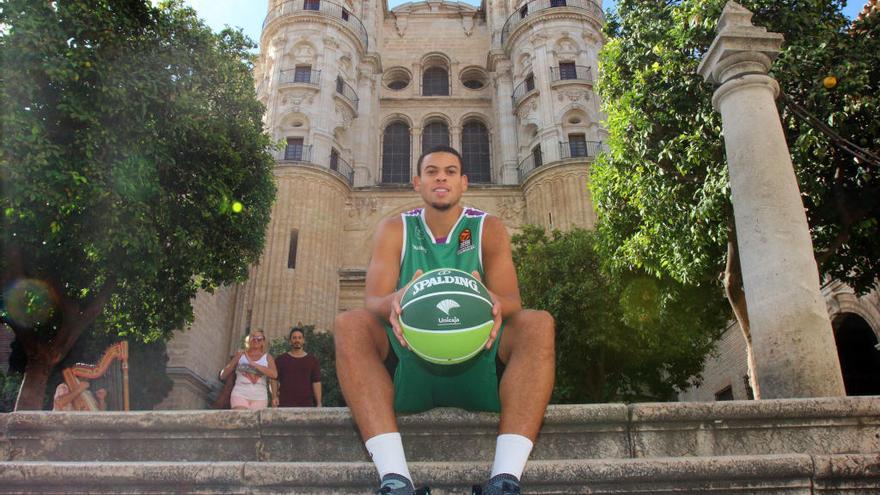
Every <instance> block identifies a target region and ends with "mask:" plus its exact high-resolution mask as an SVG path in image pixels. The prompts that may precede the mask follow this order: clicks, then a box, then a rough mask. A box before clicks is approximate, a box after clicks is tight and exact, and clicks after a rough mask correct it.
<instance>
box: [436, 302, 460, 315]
mask: <svg viewBox="0 0 880 495" xmlns="http://www.w3.org/2000/svg"><path fill="white" fill-rule="evenodd" d="M459 307H461V306H459V304H458V303H457V302H455V301H453V300H452V299H444V300H442V301H440V302H439V303H437V309H439V310H440V311H443V312H444V313H446V314H447V315H448V314H449V311H450V310H451V309H452V308H459Z"/></svg>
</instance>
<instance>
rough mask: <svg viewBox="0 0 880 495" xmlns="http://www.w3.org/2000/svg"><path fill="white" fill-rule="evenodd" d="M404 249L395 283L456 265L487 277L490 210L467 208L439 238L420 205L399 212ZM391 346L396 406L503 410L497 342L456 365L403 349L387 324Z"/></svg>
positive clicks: (410, 409) (414, 409)
mask: <svg viewBox="0 0 880 495" xmlns="http://www.w3.org/2000/svg"><path fill="white" fill-rule="evenodd" d="M401 217H402V219H403V249H402V250H401V253H400V278H399V279H398V281H397V288H398V289H400V288H402V287H403V286H405V285H406V284H408V283H409V282H410V281H411V280H412V278H413V275H414V274H415V273H416V271H418V270H422V271H423V272H427V271H429V270H433V269H435V268H457V269H459V270H464V271H466V272H468V273H472V272H474V271H476V272H477V273H479V274H480V277H481V278H482V277H483V275H484V274H483V259H482V247H481V245H480V243H481V240H482V234H483V222H484V221H485V219H486V213H485V212H482V211H480V210H476V209H473V208H464V209H463V210H462V212H461V216H460V217H459V218H458V222H457V223H456V224H455V226H453V228H452V230H451V231H450V232H449V235H448V236H446V237H445V238H441V239H438V238H436V237H435V236H434V234H433V233H432V232H431V229H429V228H428V224H427V223H426V222H425V212H424V210H423V209H422V208H417V209H415V210H412V211H408V212H406V213H403V214H401ZM386 331H387V332H388V335H389V339H390V341H391V347H392V349H393V350H394V353H395V354H396V355H397V357H398V360H399V362H398V365H397V369H396V370H395V373H394V392H395V393H394V409H395V410H396V411H398V412H420V411H425V410H428V409H431V408H434V407H460V408H463V409H468V410H475V411H494V412H498V411H500V410H501V400H500V398H499V396H498V376H497V373H496V368H495V356H496V355H497V353H498V341H499V340H500V339H501V331H500V330H499V332H498V338H497V339H496V340H495V344H494V345H493V346H492V348H491V349H489V350H484V351H482V352H481V353H480V354H478V355H477V356H476V357H474V358H473V359H471V360H469V361H466V362H464V363H460V364H455V365H441V364H433V363H429V362H427V361H425V360H423V359H421V358H419V357H418V356H416V355H415V353H413V352H412V351H410V350H409V349H404V348H403V347H402V346H401V345H400V343H399V342H398V341H397V339H396V338H395V337H394V335H393V332H392V330H391V326H390V325H386Z"/></svg>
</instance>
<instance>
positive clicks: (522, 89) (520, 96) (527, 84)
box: [512, 75, 537, 110]
mask: <svg viewBox="0 0 880 495" xmlns="http://www.w3.org/2000/svg"><path fill="white" fill-rule="evenodd" d="M532 92H534V93H536V94H537V91H536V90H535V77H534V76H533V75H529V76H528V77H526V78H525V79H523V81H522V82H521V83H519V84H517V85H516V88H514V89H513V95H512V98H513V108H514V110H516V106H517V105H519V104H520V102H521V101H523V100H524V99H525V98H526V96H528V95H530V94H532Z"/></svg>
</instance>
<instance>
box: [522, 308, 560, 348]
mask: <svg viewBox="0 0 880 495" xmlns="http://www.w3.org/2000/svg"><path fill="white" fill-rule="evenodd" d="M520 316H521V317H522V321H521V322H518V323H519V326H521V328H522V333H523V334H524V335H526V336H528V338H529V339H531V340H533V343H534V341H535V340H537V341H538V342H542V343H548V344H550V345H553V342H554V340H555V337H556V320H554V319H553V315H551V314H550V313H548V312H546V311H543V310H534V309H527V310H523V311H522V313H521V315H520Z"/></svg>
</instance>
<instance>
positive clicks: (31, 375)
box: [15, 349, 55, 411]
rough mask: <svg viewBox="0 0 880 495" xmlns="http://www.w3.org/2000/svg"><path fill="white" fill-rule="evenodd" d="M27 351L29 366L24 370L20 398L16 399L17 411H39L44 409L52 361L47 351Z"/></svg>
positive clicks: (19, 392)
mask: <svg viewBox="0 0 880 495" xmlns="http://www.w3.org/2000/svg"><path fill="white" fill-rule="evenodd" d="M26 351H27V359H28V361H27V367H26V368H25V372H24V380H22V382H21V388H20V389H19V390H18V398H17V399H16V401H15V410H16V411H39V410H41V409H43V398H44V397H45V395H46V383H47V382H48V381H49V375H50V374H51V373H52V367H53V366H55V364H54V363H52V359H51V358H50V356H49V354H48V353H47V352H44V351H41V350H40V349H36V350H32V349H26Z"/></svg>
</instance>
